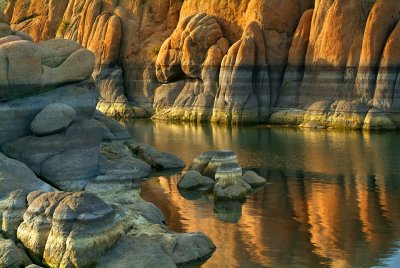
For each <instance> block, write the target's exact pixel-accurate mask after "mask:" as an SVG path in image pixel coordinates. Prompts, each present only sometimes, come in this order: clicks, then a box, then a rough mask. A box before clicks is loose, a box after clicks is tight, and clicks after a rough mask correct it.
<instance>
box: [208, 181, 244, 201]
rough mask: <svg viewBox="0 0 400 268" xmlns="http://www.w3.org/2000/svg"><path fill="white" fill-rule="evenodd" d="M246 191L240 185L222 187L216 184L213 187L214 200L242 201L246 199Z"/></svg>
mask: <svg viewBox="0 0 400 268" xmlns="http://www.w3.org/2000/svg"><path fill="white" fill-rule="evenodd" d="M246 194H247V190H246V188H245V187H243V186H242V185H241V184H232V185H229V186H227V187H225V188H224V187H222V186H220V185H218V183H217V184H216V185H215V187H214V198H215V199H216V200H217V201H219V200H223V201H224V200H242V199H245V198H246Z"/></svg>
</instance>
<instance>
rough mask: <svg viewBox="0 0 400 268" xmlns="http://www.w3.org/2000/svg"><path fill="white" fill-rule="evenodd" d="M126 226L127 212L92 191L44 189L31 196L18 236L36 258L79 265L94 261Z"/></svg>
mask: <svg viewBox="0 0 400 268" xmlns="http://www.w3.org/2000/svg"><path fill="white" fill-rule="evenodd" d="M44 211H46V213H43V212H44ZM78 221H79V224H76V223H77V222H78ZM128 226H129V215H128V214H127V213H125V212H124V211H123V210H121V209H119V208H117V207H115V206H110V205H108V204H106V203H105V202H104V201H102V200H101V199H99V198H98V197H97V196H96V195H94V194H91V193H84V192H83V193H79V192H78V193H62V192H60V193H44V194H41V195H39V196H37V197H36V198H34V199H32V200H31V202H30V204H29V207H28V210H27V211H26V212H25V214H24V221H23V222H22V223H21V225H20V226H19V228H18V239H19V240H20V241H21V242H22V243H23V245H24V246H25V248H27V250H28V251H29V252H30V254H31V256H32V257H33V258H34V259H35V260H36V261H40V262H43V263H44V264H46V265H49V266H57V267H60V266H61V267H69V266H75V267H81V266H88V265H94V264H96V263H97V261H98V258H99V257H100V256H102V255H103V254H104V253H105V252H106V251H107V250H108V249H110V248H111V247H112V246H113V245H114V244H115V243H116V241H117V240H118V238H119V237H120V236H121V235H122V234H124V233H125V232H126V231H127V229H128ZM67 241H68V243H67Z"/></svg>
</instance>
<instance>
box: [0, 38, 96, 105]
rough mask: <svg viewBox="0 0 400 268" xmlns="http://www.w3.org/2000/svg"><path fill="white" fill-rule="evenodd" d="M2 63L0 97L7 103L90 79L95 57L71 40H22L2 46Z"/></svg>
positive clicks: (0, 51) (0, 58)
mask: <svg viewBox="0 0 400 268" xmlns="http://www.w3.org/2000/svg"><path fill="white" fill-rule="evenodd" d="M49 43H50V44H49ZM66 48H67V49H66ZM68 48H72V49H68ZM65 52H67V53H65ZM0 62H2V64H1V66H2V68H0V78H2V79H0V97H1V100H3V101H5V100H12V99H16V98H22V97H27V96H31V95H37V94H39V93H40V92H43V91H44V90H48V89H50V88H54V87H57V86H62V85H64V84H68V83H72V82H80V81H83V80H85V79H87V78H89V77H90V75H91V74H92V72H93V68H94V55H93V54H92V53H91V52H89V51H88V50H86V49H84V48H82V47H81V46H80V45H78V44H76V43H75V42H73V41H69V40H57V41H47V42H43V43H39V44H34V43H32V42H30V41H25V40H21V41H15V42H9V43H6V44H3V45H1V47H0ZM6 63H7V64H6ZM54 63H57V64H54Z"/></svg>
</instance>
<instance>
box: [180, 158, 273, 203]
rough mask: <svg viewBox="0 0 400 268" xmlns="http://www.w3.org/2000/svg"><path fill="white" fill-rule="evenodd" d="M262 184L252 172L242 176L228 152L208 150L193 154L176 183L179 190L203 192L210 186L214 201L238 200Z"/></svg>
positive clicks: (258, 177)
mask: <svg viewBox="0 0 400 268" xmlns="http://www.w3.org/2000/svg"><path fill="white" fill-rule="evenodd" d="M265 184H266V180H265V179H264V178H262V177H260V176H258V175H257V174H256V173H255V172H253V171H247V172H246V173H245V174H244V175H243V171H242V168H241V167H240V166H239V164H238V158H237V156H236V154H235V153H234V152H232V151H208V152H204V153H202V154H200V155H199V156H197V157H196V158H195V159H194V160H193V163H192V165H191V167H190V168H189V171H188V172H186V173H185V174H184V175H183V176H182V178H181V179H180V181H179V183H178V188H179V189H180V190H183V191H190V190H200V191H206V190H209V189H211V188H214V198H215V200H241V199H244V198H245V197H246V194H247V192H251V191H253V189H255V188H258V187H260V186H263V185H265Z"/></svg>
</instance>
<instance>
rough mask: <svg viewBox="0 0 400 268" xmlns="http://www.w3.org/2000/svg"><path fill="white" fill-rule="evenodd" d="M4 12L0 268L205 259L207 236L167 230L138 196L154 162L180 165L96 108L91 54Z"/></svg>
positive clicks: (0, 38)
mask: <svg viewBox="0 0 400 268" xmlns="http://www.w3.org/2000/svg"><path fill="white" fill-rule="evenodd" d="M10 3H12V2H11V1H10ZM0 14H1V13H0ZM0 20H1V21H0V100H1V101H0V267H26V266H28V265H30V264H35V265H40V266H44V267H93V266H100V267H132V266H134V267H160V266H162V267H176V265H181V264H187V263H191V262H195V261H201V260H204V259H206V258H208V257H209V256H210V255H211V254H212V252H213V251H214V250H215V246H214V244H213V243H212V241H211V240H210V239H209V238H208V237H206V236H205V235H204V234H202V233H183V234H180V233H175V232H172V231H170V230H168V228H167V227H166V225H165V218H164V216H163V215H162V213H161V212H160V210H159V209H158V208H157V207H155V206H154V205H153V204H151V203H148V202H145V201H144V200H143V199H142V198H141V197H140V190H139V187H138V186H139V185H140V182H141V181H142V180H143V179H145V178H148V177H149V175H150V172H152V170H154V169H156V170H167V169H182V168H183V167H184V163H183V162H182V161H181V160H179V159H178V158H176V157H175V156H173V155H170V154H168V153H164V152H159V151H157V150H156V149H155V148H153V147H151V146H149V145H146V144H141V143H137V142H135V141H133V140H132V139H131V137H130V134H129V132H128V131H127V129H125V127H124V126H123V125H121V124H120V123H119V122H117V121H115V120H113V119H111V118H108V117H106V116H105V115H103V114H102V113H101V112H99V111H97V110H96V105H97V102H98V97H99V94H98V90H97V89H96V84H95V81H94V80H93V79H92V77H91V75H92V73H93V70H94V68H95V55H94V54H93V53H91V52H90V51H89V50H87V49H85V48H83V47H82V46H81V45H79V44H78V43H76V42H74V41H69V40H62V39H57V40H48V41H44V42H40V43H34V42H32V39H31V38H30V37H29V36H28V35H26V34H23V33H21V32H17V31H13V30H11V28H10V27H9V26H8V24H6V23H4V16H1V15H0Z"/></svg>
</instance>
